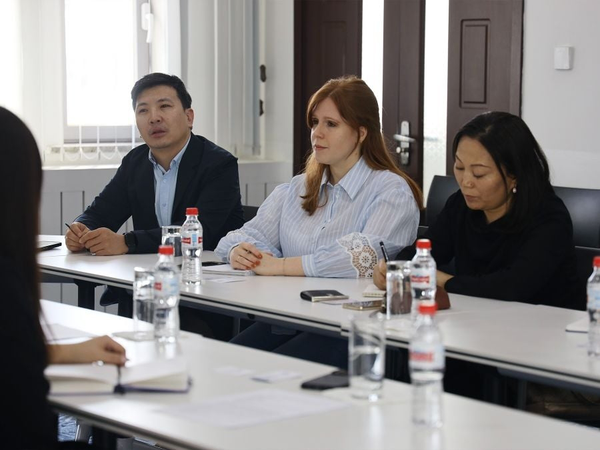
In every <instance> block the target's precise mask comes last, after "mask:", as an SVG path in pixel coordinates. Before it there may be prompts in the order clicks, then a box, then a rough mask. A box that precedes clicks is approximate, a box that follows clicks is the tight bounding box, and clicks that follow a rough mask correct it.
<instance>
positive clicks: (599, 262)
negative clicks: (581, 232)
mask: <svg viewBox="0 0 600 450" xmlns="http://www.w3.org/2000/svg"><path fill="white" fill-rule="evenodd" d="M594 267H600V256H594Z"/></svg>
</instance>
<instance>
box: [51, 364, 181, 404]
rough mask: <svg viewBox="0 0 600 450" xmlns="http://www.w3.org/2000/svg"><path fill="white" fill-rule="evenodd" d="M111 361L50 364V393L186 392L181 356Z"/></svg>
mask: <svg viewBox="0 0 600 450" xmlns="http://www.w3.org/2000/svg"><path fill="white" fill-rule="evenodd" d="M120 372H121V379H120V383H119V368H118V367H117V366H114V365H110V364H106V365H102V366H99V365H95V364H52V365H50V366H48V367H47V368H46V371H45V375H46V378H47V379H48V381H49V382H50V394H51V395H73V394H80V395H83V394H112V393H114V392H127V391H136V392H187V391H188V390H189V388H190V384H191V382H190V378H189V375H188V370H187V363H186V361H185V359H184V358H183V357H177V358H173V359H167V360H165V359H161V360H155V361H151V362H147V363H143V364H136V365H132V366H129V367H122V368H121V369H120Z"/></svg>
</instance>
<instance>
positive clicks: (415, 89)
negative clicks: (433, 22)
mask: <svg viewBox="0 0 600 450" xmlns="http://www.w3.org/2000/svg"><path fill="white" fill-rule="evenodd" d="M383 14H384V25H383V101H382V103H383V105H382V106H383V117H382V126H383V134H384V136H385V138H386V141H387V143H388V146H389V147H390V151H391V152H392V154H393V155H394V159H395V160H396V161H397V164H398V166H399V167H400V168H401V169H402V170H404V171H405V172H406V173H407V174H408V175H409V176H410V177H411V178H412V179H413V180H415V181H416V182H417V183H418V184H419V185H420V186H422V185H423V79H424V48H425V0H385V2H384V10H383ZM403 121H406V122H408V124H409V127H410V132H409V133H408V134H409V137H410V138H412V139H414V142H412V143H410V146H409V147H408V149H407V150H408V164H402V163H401V161H400V155H399V154H398V153H397V152H396V148H397V147H398V146H399V145H398V144H399V143H398V142H396V141H395V140H394V138H393V136H394V135H395V134H401V133H400V132H401V123H402V122H403Z"/></svg>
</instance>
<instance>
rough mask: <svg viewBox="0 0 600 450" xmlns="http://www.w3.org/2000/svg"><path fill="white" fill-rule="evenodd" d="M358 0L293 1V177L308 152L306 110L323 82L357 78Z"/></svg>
mask: <svg viewBox="0 0 600 450" xmlns="http://www.w3.org/2000/svg"><path fill="white" fill-rule="evenodd" d="M361 43H362V0H295V6H294V52H295V56H294V65H295V68H294V174H298V173H300V172H301V170H302V169H303V168H304V163H305V161H306V157H307V155H308V154H309V152H310V148H311V143H310V130H309V129H308V127H307V126H306V120H305V117H306V106H307V104H308V100H309V99H310V96H311V95H312V94H313V93H314V92H315V91H317V90H318V89H319V88H320V87H321V86H322V85H323V84H324V83H325V82H326V81H327V80H329V79H331V78H336V77H340V76H342V75H356V76H359V77H360V75H361V52H362V45H361Z"/></svg>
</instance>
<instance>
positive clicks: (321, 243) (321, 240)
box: [215, 158, 419, 278]
mask: <svg viewBox="0 0 600 450" xmlns="http://www.w3.org/2000/svg"><path fill="white" fill-rule="evenodd" d="M304 180H305V175H304V174H302V175H298V176H296V177H294V178H293V179H292V181H291V182H290V183H286V184H282V185H280V186H277V188H275V190H274V191H273V193H272V194H271V195H269V197H268V198H267V199H266V200H265V201H264V202H263V204H262V206H261V207H260V208H259V210H258V213H257V215H256V217H254V219H252V220H251V221H249V222H247V223H246V224H245V225H244V226H243V227H242V228H240V229H239V230H234V231H230V232H229V233H228V234H227V236H225V237H224V238H223V239H221V241H220V242H219V244H218V245H217V248H216V249H215V253H216V254H217V256H219V257H220V258H221V259H223V260H228V258H229V252H230V251H231V249H232V248H233V247H234V246H236V245H238V244H240V243H241V242H250V243H252V244H254V245H255V246H256V247H257V248H258V249H259V250H261V251H265V252H271V253H273V255H274V256H276V257H278V258H281V257H284V256H285V257H293V256H302V268H303V270H304V274H305V275H306V276H308V277H332V278H357V277H372V276H373V267H374V266H375V264H376V263H377V260H378V258H382V257H383V255H382V254H381V249H380V246H379V242H380V241H383V242H384V244H385V246H386V248H387V251H388V254H390V255H395V254H397V253H398V252H399V251H400V250H401V249H402V248H404V247H406V246H407V245H411V244H412V243H413V242H414V241H415V239H416V237H417V227H418V224H419V209H418V207H417V203H416V201H415V199H414V196H413V194H412V191H411V190H410V187H409V185H408V183H407V182H406V181H405V180H404V179H403V178H402V177H400V176H398V175H396V174H394V173H392V172H389V171H387V170H385V171H380V170H378V171H376V170H373V169H371V168H369V167H368V166H367V164H366V163H365V162H364V160H363V159H362V158H361V159H360V160H359V161H358V162H357V163H356V164H355V165H354V166H353V167H352V169H350V171H349V172H348V173H347V174H346V175H345V176H344V178H342V179H341V180H340V181H339V183H338V184H336V185H335V186H333V185H332V184H330V183H328V182H327V176H326V174H325V175H323V180H322V181H321V192H320V197H319V198H320V202H319V204H321V205H322V204H323V203H324V202H325V198H327V203H326V204H325V205H324V206H322V207H320V208H317V210H316V211H315V213H314V214H313V215H312V216H309V215H308V213H307V212H306V211H304V210H303V209H302V199H301V198H300V196H301V195H303V194H304V192H305V181H304Z"/></svg>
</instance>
